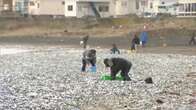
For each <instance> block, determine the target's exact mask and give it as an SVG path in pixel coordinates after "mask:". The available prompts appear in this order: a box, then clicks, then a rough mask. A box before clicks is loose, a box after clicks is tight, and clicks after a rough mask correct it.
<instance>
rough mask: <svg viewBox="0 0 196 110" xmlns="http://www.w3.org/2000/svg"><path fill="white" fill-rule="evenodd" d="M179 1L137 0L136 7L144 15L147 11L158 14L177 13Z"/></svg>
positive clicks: (138, 12)
mask: <svg viewBox="0 0 196 110" xmlns="http://www.w3.org/2000/svg"><path fill="white" fill-rule="evenodd" d="M177 1H178V0H137V2H136V9H137V14H139V15H142V14H145V13H151V14H154V15H157V14H160V13H162V14H164V13H165V14H170V15H176V14H177V5H176V4H177Z"/></svg>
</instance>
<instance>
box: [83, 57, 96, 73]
mask: <svg viewBox="0 0 196 110" xmlns="http://www.w3.org/2000/svg"><path fill="white" fill-rule="evenodd" d="M88 63H90V64H91V65H92V66H95V63H94V61H93V60H89V61H87V60H85V59H82V72H85V71H86V65H87V64H88Z"/></svg>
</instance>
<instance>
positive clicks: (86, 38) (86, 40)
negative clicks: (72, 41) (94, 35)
mask: <svg viewBox="0 0 196 110" xmlns="http://www.w3.org/2000/svg"><path fill="white" fill-rule="evenodd" d="M88 39H89V35H86V36H84V37H83V38H82V41H80V44H83V48H84V49H86V46H87V43H88Z"/></svg>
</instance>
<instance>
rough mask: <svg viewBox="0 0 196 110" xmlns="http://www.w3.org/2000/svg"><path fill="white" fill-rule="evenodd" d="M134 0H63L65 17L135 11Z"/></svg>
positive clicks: (116, 14)
mask: <svg viewBox="0 0 196 110" xmlns="http://www.w3.org/2000/svg"><path fill="white" fill-rule="evenodd" d="M135 1H136V0H65V16H66V17H78V18H80V17H83V16H97V17H110V16H113V17H116V16H122V15H127V14H131V13H135V12H136V7H135V4H136V2H135Z"/></svg>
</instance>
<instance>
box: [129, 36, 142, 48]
mask: <svg viewBox="0 0 196 110" xmlns="http://www.w3.org/2000/svg"><path fill="white" fill-rule="evenodd" d="M139 44H140V39H139V37H138V36H137V35H136V34H135V35H134V38H133V39H132V41H131V50H132V51H133V50H136V47H137V45H139Z"/></svg>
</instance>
